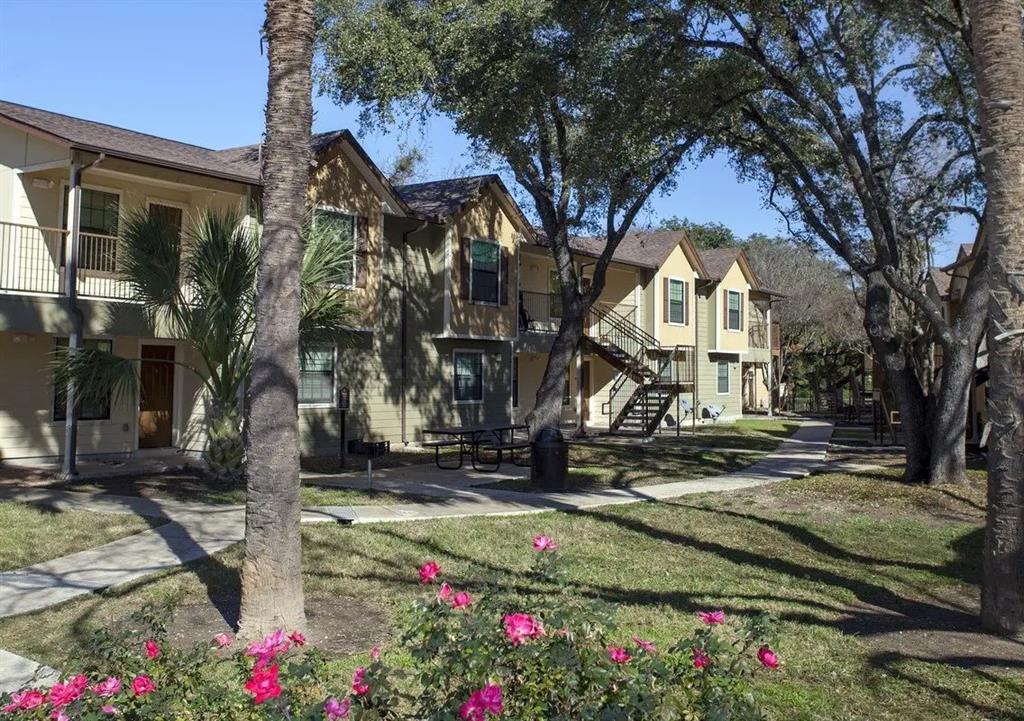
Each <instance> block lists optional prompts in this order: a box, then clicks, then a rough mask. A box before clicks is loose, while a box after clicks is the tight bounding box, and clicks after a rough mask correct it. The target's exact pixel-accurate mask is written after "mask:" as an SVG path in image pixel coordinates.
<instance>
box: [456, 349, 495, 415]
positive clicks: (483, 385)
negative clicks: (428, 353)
mask: <svg viewBox="0 0 1024 721" xmlns="http://www.w3.org/2000/svg"><path fill="white" fill-rule="evenodd" d="M460 355H478V356H480V398H478V399H477V398H472V399H468V400H459V399H458V398H457V397H456V394H455V373H456V371H457V370H458V365H457V364H456V361H455V358H456V356H460ZM484 356H485V353H484V351H482V350H480V349H478V348H453V349H452V377H451V384H452V403H454V404H456V405H460V406H464V405H481V404H482V403H483V402H484V397H485V396H486V395H487V369H486V364H485V363H484Z"/></svg>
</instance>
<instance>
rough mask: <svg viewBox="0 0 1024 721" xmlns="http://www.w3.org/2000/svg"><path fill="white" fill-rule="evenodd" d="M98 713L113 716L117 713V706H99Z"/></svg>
mask: <svg viewBox="0 0 1024 721" xmlns="http://www.w3.org/2000/svg"><path fill="white" fill-rule="evenodd" d="M100 711H102V712H103V713H105V714H111V715H113V714H116V713H117V706H111V705H110V704H107V705H106V706H101V707H100Z"/></svg>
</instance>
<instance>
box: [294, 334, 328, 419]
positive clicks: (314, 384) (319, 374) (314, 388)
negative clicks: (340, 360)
mask: <svg viewBox="0 0 1024 721" xmlns="http://www.w3.org/2000/svg"><path fill="white" fill-rule="evenodd" d="M299 403H320V404H322V403H327V404H333V403H334V347H333V346H329V345H318V346H313V347H311V348H303V349H302V350H301V351H300V352H299Z"/></svg>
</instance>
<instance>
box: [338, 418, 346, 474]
mask: <svg viewBox="0 0 1024 721" xmlns="http://www.w3.org/2000/svg"><path fill="white" fill-rule="evenodd" d="M339 412H340V413H341V418H340V419H339V425H340V426H341V434H340V435H339V438H338V445H339V446H340V447H339V448H338V467H339V468H341V469H343V470H344V468H345V416H346V415H347V414H348V411H346V410H345V409H342V410H341V411H339Z"/></svg>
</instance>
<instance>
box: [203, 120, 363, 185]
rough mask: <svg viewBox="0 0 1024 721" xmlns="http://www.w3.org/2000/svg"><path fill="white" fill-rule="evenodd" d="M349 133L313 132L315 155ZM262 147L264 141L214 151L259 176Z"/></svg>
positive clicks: (225, 159) (311, 139) (220, 156)
mask: <svg viewBox="0 0 1024 721" xmlns="http://www.w3.org/2000/svg"><path fill="white" fill-rule="evenodd" d="M347 135H350V134H349V132H348V131H347V130H331V131H329V132H326V133H313V135H312V136H311V137H310V144H311V145H312V147H313V153H314V155H315V154H316V153H319V152H320V151H322V150H324V149H325V148H327V146H329V145H330V144H331V143H333V142H334V141H335V140H338V139H339V138H343V137H345V136H347ZM261 147H262V143H253V144H252V145H241V146H239V147H237V148H225V149H224V150H215V151H213V152H214V153H215V154H216V155H217V156H218V157H219V158H221V159H222V160H224V161H225V162H228V163H231V164H232V165H237V166H238V167H240V168H244V169H245V170H246V171H247V172H250V173H254V174H255V175H256V176H259V174H260V152H261V151H260V148H261Z"/></svg>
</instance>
